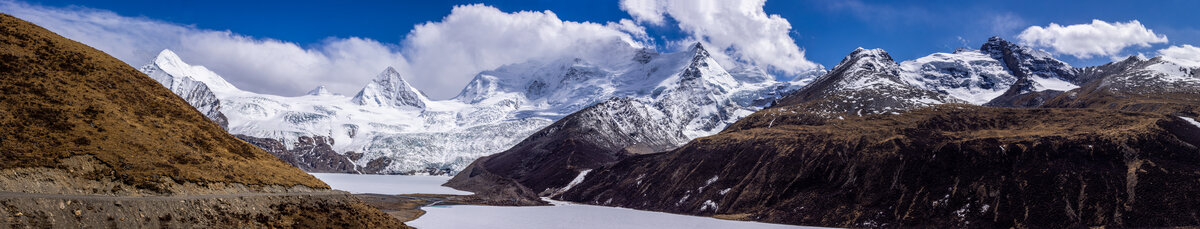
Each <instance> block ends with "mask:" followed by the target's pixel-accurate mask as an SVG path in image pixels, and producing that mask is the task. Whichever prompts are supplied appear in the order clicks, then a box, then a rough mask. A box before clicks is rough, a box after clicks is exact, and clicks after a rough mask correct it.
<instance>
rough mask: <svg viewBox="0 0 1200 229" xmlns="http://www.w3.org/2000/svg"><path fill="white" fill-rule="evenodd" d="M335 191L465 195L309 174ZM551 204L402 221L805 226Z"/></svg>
mask: <svg viewBox="0 0 1200 229" xmlns="http://www.w3.org/2000/svg"><path fill="white" fill-rule="evenodd" d="M312 175H313V176H316V177H317V179H321V181H325V183H327V184H329V186H331V187H333V188H334V189H339V190H345V191H348V192H351V193H377V194H412V193H426V194H456V195H469V194H471V193H469V192H463V191H458V190H454V189H452V188H447V187H442V186H441V185H442V184H443V183H446V181H447V180H450V177H446V176H402V175H362V174H339V173H312ZM552 203H554V204H555V206H542V207H496V206H476V205H450V206H434V207H425V208H422V210H425V211H426V213H425V215H423V216H421V218H417V219H416V220H413V221H410V222H407V224H408V225H409V226H413V227H417V228H422V229H439V228H530V229H535V228H656V229H657V228H679V229H695V228H751V229H753V228H805V227H800V226H789V225H780V224H768V223H757V222H745V221H732V220H721V219H716V218H711V217H699V216H688V215H677V214H670V213H662V212H652V211H641V210H633V209H627V208H614V207H603V206H593V205H583V204H573V203H567V202H559V201H554V202H552Z"/></svg>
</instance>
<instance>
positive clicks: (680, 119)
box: [142, 43, 808, 174]
mask: <svg viewBox="0 0 1200 229" xmlns="http://www.w3.org/2000/svg"><path fill="white" fill-rule="evenodd" d="M611 45H623V46H629V45H628V44H624V43H614V44H611ZM607 50H610V52H613V53H612V55H610V57H608V59H597V57H589V58H566V59H553V60H531V61H529V62H525V63H518V64H510V65H505V66H502V67H500V68H497V69H495V70H490V71H484V72H481V73H479V74H477V75H476V77H475V79H473V80H472V81H471V82H470V83H469V84H468V85H467V86H466V87H465V88H464V89H463V91H462V92H461V93H459V95H458V96H456V97H455V98H453V99H448V100H430V99H428V98H427V97H426V96H425V95H423V94H422V93H421V92H420V91H418V90H417V89H416V88H414V87H412V86H411V85H410V84H409V83H408V82H407V81H406V80H405V79H404V78H403V77H402V76H401V75H400V73H399V72H397V71H396V70H395V69H392V68H390V67H389V68H387V69H385V70H384V71H383V72H382V73H380V74H379V75H378V76H377V77H376V78H375V79H374V80H372V81H371V82H369V83H368V84H367V85H366V86H364V87H363V89H362V90H361V91H359V92H358V93H357V94H356V95H355V96H353V97H346V96H342V95H337V94H330V93H329V92H328V90H325V89H324V88H323V87H318V88H316V89H314V90H313V91H312V92H310V93H308V94H307V95H304V96H298V97H284V96H275V95H265V94H257V93H252V92H247V91H242V90H239V89H237V88H236V87H233V85H231V84H228V82H226V81H225V80H223V79H221V77H220V76H218V75H216V74H215V73H212V72H211V71H208V70H207V69H204V68H203V67H200V66H192V65H188V64H186V63H184V62H183V61H181V60H179V58H178V56H175V54H174V53H171V52H169V51H164V52H163V54H162V55H160V57H159V58H157V59H156V61H155V62H154V63H151V64H148V65H147V66H146V67H143V68H142V70H143V72H146V73H147V74H148V75H151V76H152V77H155V79H156V80H159V82H160V83H163V85H165V86H167V87H170V88H172V90H173V91H175V92H176V93H177V94H180V95H181V96H182V97H184V98H185V99H188V100H189V103H192V104H193V106H195V107H197V109H202V111H203V109H210V110H213V111H218V112H219V113H220V114H222V115H224V116H227V117H228V128H227V129H228V130H229V131H230V133H233V134H239V135H245V136H250V137H254V138H264V139H274V140H277V141H280V142H282V143H283V145H284V147H286V148H287V149H289V150H290V149H293V148H295V146H300V145H305V147H312V146H309V145H306V144H310V143H303V142H300V141H299V140H300V139H301V138H303V137H311V138H318V137H322V138H328V139H330V140H329V141H328V144H331V145H330V146H329V147H331V148H332V149H333V150H334V151H335V152H336V153H337V154H340V155H342V156H344V157H345V158H346V159H345V160H350V161H352V162H353V163H354V164H355V166H356V168H355V171H361V172H366V173H400V174H446V173H449V174H453V173H456V172H457V171H459V170H461V169H462V168H464V167H466V166H467V165H468V164H469V163H471V162H472V161H474V160H475V159H476V158H478V157H482V156H486V155H490V154H493V153H497V152H500V151H503V150H506V149H508V148H510V147H512V146H513V145H515V144H516V143H517V142H519V141H520V140H521V139H524V138H525V137H527V136H529V135H530V134H532V133H534V132H535V131H537V130H539V129H541V128H543V127H545V126H547V125H549V124H550V123H552V122H553V121H554V120H558V119H560V118H562V117H564V116H566V115H568V114H571V113H574V112H575V111H578V110H580V109H583V108H585V107H588V106H591V105H593V104H596V103H599V102H602V101H606V100H608V99H610V98H629V99H634V100H638V101H642V103H644V104H648V105H650V104H652V106H653V108H654V109H656V110H658V111H656V112H657V113H662V114H664V117H671V118H669V119H662V120H664V121H665V123H662V124H663V125H669V126H671V128H670V129H675V130H680V131H681V132H683V133H682V134H684V135H686V136H687V137H688V138H695V137H701V136H706V135H710V134H713V133H716V132H718V131H720V130H721V129H723V128H724V127H725V126H726V125H728V124H729V123H732V122H733V121H735V120H737V119H738V118H740V117H742V116H745V115H748V114H750V113H752V112H754V111H756V110H758V109H760V108H761V107H763V106H766V105H768V104H770V103H771V102H772V101H774V100H776V99H778V97H779V96H781V95H783V94H786V93H787V92H788V91H789V90H792V89H796V88H799V85H801V84H803V83H807V82H808V81H805V80H798V81H793V82H778V81H776V80H774V77H771V76H769V75H766V72H765V71H762V70H760V69H757V68H754V67H752V66H734V69H737V71H736V73H735V74H731V73H729V72H727V71H726V70H725V68H724V67H723V66H721V65H720V64H719V63H717V61H716V60H714V59H713V58H712V57H711V56H709V53H708V51H707V50H705V49H704V47H703V46H701V45H699V44H697V45H695V46H693V47H692V48H691V49H689V50H686V51H682V52H675V53H656V52H653V51H649V50H648V49H639V48H633V47H616V46H614V47H612V48H610V49H607ZM625 52H627V53H625ZM160 62H161V63H160ZM156 66H165V67H156ZM188 80H191V81H194V82H197V83H195V84H194V85H196V86H193V87H199V86H205V85H207V86H208V87H213V88H216V89H212V90H209V92H207V93H206V94H210V95H212V96H208V97H204V98H199V97H188V96H186V95H185V94H188V93H193V92H192V91H198V90H197V89H188V90H183V89H181V90H175V89H176V87H178V86H175V85H184V84H183V83H175V82H176V81H179V82H188ZM214 85H216V86H214ZM214 104H219V105H214ZM210 118H211V116H210ZM306 139H307V138H306ZM283 153H286V152H283ZM325 160H327V159H325ZM310 161H316V160H310Z"/></svg>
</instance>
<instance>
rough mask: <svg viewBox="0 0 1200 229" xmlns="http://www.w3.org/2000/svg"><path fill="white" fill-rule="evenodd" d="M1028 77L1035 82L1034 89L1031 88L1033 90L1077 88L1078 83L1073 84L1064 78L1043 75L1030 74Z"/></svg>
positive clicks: (1068, 89) (1067, 89)
mask: <svg viewBox="0 0 1200 229" xmlns="http://www.w3.org/2000/svg"><path fill="white" fill-rule="evenodd" d="M1029 79H1031V80H1033V82H1035V83H1036V85H1035V86H1034V89H1033V90H1034V91H1045V90H1055V91H1070V90H1072V89H1076V88H1079V86H1078V85H1075V84H1073V83H1071V82H1067V81H1066V80H1062V79H1059V78H1044V77H1039V76H1032V77H1030V78H1029Z"/></svg>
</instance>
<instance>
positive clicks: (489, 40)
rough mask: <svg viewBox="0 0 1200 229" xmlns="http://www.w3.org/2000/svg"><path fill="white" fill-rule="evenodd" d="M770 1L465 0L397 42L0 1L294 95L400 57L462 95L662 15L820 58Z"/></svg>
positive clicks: (792, 67)
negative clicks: (561, 8)
mask: <svg viewBox="0 0 1200 229" xmlns="http://www.w3.org/2000/svg"><path fill="white" fill-rule="evenodd" d="M764 3H765V2H764V1H763V0H751V1H723V0H706V1H700V2H691V1H682V0H681V1H679V2H674V0H669V1H668V0H656V1H642V2H638V1H635V0H627V1H623V2H621V7H622V8H623V9H625V10H627V11H629V12H630V14H631V15H633V19H634V20H631V19H622V20H618V21H615V22H601V23H592V22H573V21H564V20H562V19H560V18H558V16H557V15H555V14H554V13H553V12H550V11H540V12H534V11H520V12H502V11H500V10H499V9H496V8H495V7H491V6H486V5H481V4H475V5H463V6H457V7H455V8H454V9H453V10H451V13H450V14H449V15H447V16H446V17H444V18H442V19H441V20H440V21H432V22H426V23H424V24H420V25H416V26H415V27H414V28H413V29H412V30H411V31H409V32H408V35H407V36H406V38H405V39H404V41H402V42H401V43H400V44H388V43H381V42H378V41H375V40H371V39H366V38H356V37H350V38H328V39H326V40H325V41H323V42H318V43H316V44H305V45H299V44H296V43H293V42H288V41H281V40H275V39H270V38H258V37H250V36H245V35H241V34H237V33H235V32H232V31H218V30H209V29H201V28H196V27H195V26H188V25H180V24H175V23H170V22H164V21H159V20H155V19H150V18H139V17H127V16H121V15H117V14H116V13H113V12H111V11H106V10H96V9H88V8H82V7H68V8H53V7H45V6H40V5H36V4H27V3H22V2H15V1H9V0H0V11H2V12H5V13H8V14H12V15H14V16H17V17H19V18H22V19H25V20H28V21H31V22H33V23H36V24H38V25H41V26H43V27H46V28H48V29H50V30H51V31H54V32H56V33H59V34H61V35H63V36H65V37H67V38H71V39H75V40H77V41H80V42H83V43H84V44H88V45H90V46H92V47H96V48H97V49H100V50H102V51H105V52H107V53H109V54H110V55H113V56H115V57H117V58H118V59H121V60H123V61H125V62H126V63H129V64H130V65H134V66H140V65H142V64H145V63H147V62H149V61H150V60H152V59H153V58H154V55H155V54H157V53H158V52H159V51H161V50H162V49H171V50H174V51H175V53H177V54H179V56H180V57H182V58H183V59H184V60H185V61H187V62H189V63H190V64H197V65H204V66H206V67H208V68H209V69H212V70H213V71H216V72H217V73H218V74H221V75H222V76H224V77H225V78H226V79H227V80H228V81H230V82H231V83H233V84H234V85H236V86H238V87H239V88H242V89H246V90H249V91H254V92H259V93H268V94H277V95H298V94H301V93H304V92H306V91H308V90H309V89H312V88H313V87H316V86H318V85H325V86H327V87H328V88H329V89H330V90H331V91H334V92H339V93H346V94H351V93H355V92H356V91H357V90H358V89H360V88H361V87H362V85H365V84H366V82H367V81H369V80H370V79H371V78H372V77H374V76H375V74H377V73H378V72H379V71H381V70H382V69H383V68H385V67H387V66H394V67H396V68H397V69H398V70H400V71H401V72H402V73H403V74H404V75H405V77H406V78H407V79H409V80H410V81H411V82H412V83H413V84H414V86H416V87H417V88H419V89H421V90H422V91H425V92H426V93H427V94H429V95H430V97H432V98H439V99H440V98H449V97H451V96H454V95H456V94H457V93H458V92H459V91H460V90H461V89H462V87H463V85H465V84H466V83H467V81H469V80H470V79H471V78H472V77H473V76H474V75H475V74H476V73H478V72H480V71H485V70H491V69H495V68H497V67H500V66H502V65H506V64H514V63H520V62H526V61H529V60H535V59H550V58H583V59H588V60H590V61H600V60H627V59H622V58H620V57H618V58H612V56H614V55H632V52H631V51H632V50H633V49H634V48H640V47H643V46H647V45H646V44H651V43H653V42H654V41H653V39H652V38H650V36H649V35H648V34H647V33H646V28H645V27H643V26H642V24H639V22H640V23H643V24H645V23H650V24H656V23H657V24H663V23H666V22H667V20H666V19H665V17H667V16H669V17H671V18H672V19H674V20H673V21H675V22H678V23H679V24H678V26H679V28H680V29H681V30H682V31H683V32H685V33H687V34H690V35H691V36H690V37H688V38H685V39H682V40H676V41H664V42H663V43H665V44H668V45H672V44H674V45H679V44H685V43H690V42H695V41H703V42H704V43H705V44H706V46H707V47H708V48H709V49H710V51H712V53H714V54H716V55H717V57H718V59H719V60H720V61H722V63H751V64H758V65H760V66H763V67H766V68H767V69H769V70H773V71H778V72H782V73H785V74H795V73H802V72H804V71H806V70H811V69H812V68H814V67H816V66H817V65H816V64H815V63H812V62H810V61H808V60H807V59H805V58H804V51H803V50H801V49H800V48H799V47H798V46H797V45H796V44H795V42H794V41H793V40H792V38H791V37H789V36H788V34H789V32H790V30H791V25H790V24H789V23H788V22H787V21H786V20H784V19H783V18H782V17H780V16H778V15H768V14H766V13H765V12H764V11H763V9H762V7H763V4H764ZM635 20H636V22H635ZM614 47H620V48H614ZM601 57H608V58H601ZM599 64H605V63H599Z"/></svg>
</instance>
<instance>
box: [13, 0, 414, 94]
mask: <svg viewBox="0 0 1200 229" xmlns="http://www.w3.org/2000/svg"><path fill="white" fill-rule="evenodd" d="M0 11H3V12H4V13H8V14H10V15H13V16H16V17H18V18H21V19H24V20H27V21H30V22H33V23H34V24H38V25H40V26H42V27H45V28H47V29H49V30H51V31H54V32H55V33H58V34H60V35H62V36H64V37H67V38H70V39H74V40H76V41H79V42H82V43H84V44H87V45H89V46H92V47H95V48H97V49H100V50H101V51H104V52H106V53H108V54H109V55H112V56H114V57H116V58H118V59H120V60H122V61H125V62H126V63H129V64H130V65H133V66H141V65H143V64H146V63H149V61H150V60H152V59H153V58H154V55H156V54H158V52H159V51H162V49H171V50H173V51H175V52H176V53H178V54H179V55H180V56H181V57H183V59H184V60H185V61H187V62H189V63H190V64H199V65H205V66H207V67H209V69H213V70H214V71H216V72H217V73H218V74H221V75H222V76H224V77H225V78H226V79H227V80H229V81H230V82H231V83H233V84H234V85H236V86H239V87H240V88H242V89H247V90H250V91H255V92H261V93H269V94H279V95H298V94H301V93H303V92H305V91H307V90H309V89H312V88H313V87H316V86H317V85H319V84H327V85H326V86H327V87H329V88H330V89H331V90H333V91H335V92H342V93H353V92H356V91H357V90H358V89H360V88H361V87H362V85H364V84H365V83H366V82H367V81H368V80H369V79H370V78H372V77H374V75H375V74H378V73H379V72H380V71H382V70H383V69H384V68H385V67H387V66H395V67H397V68H401V69H402V68H405V67H406V66H405V62H406V61H405V60H404V58H403V57H402V56H401V55H400V54H399V51H398V49H397V48H394V47H393V46H391V45H386V44H382V43H379V42H376V41H373V40H370V39H363V38H330V39H328V40H326V41H325V42H322V43H320V44H317V45H315V46H313V47H312V48H302V47H300V46H299V45H297V44H295V43H291V42H285V41H278V40H272V39H258V38H253V37H248V36H244V35H239V34H235V33H232V32H230V31H215V30H205V29H198V28H195V27H193V26H184V25H178V24H173V23H168V22H163V21H157V20H153V19H148V18H136V17H125V16H120V15H117V14H115V13H113V12H111V11H104V10H95V9H87V8H81V7H69V8H50V7H44V6H38V5H31V4H26V3H19V2H12V1H0Z"/></svg>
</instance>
